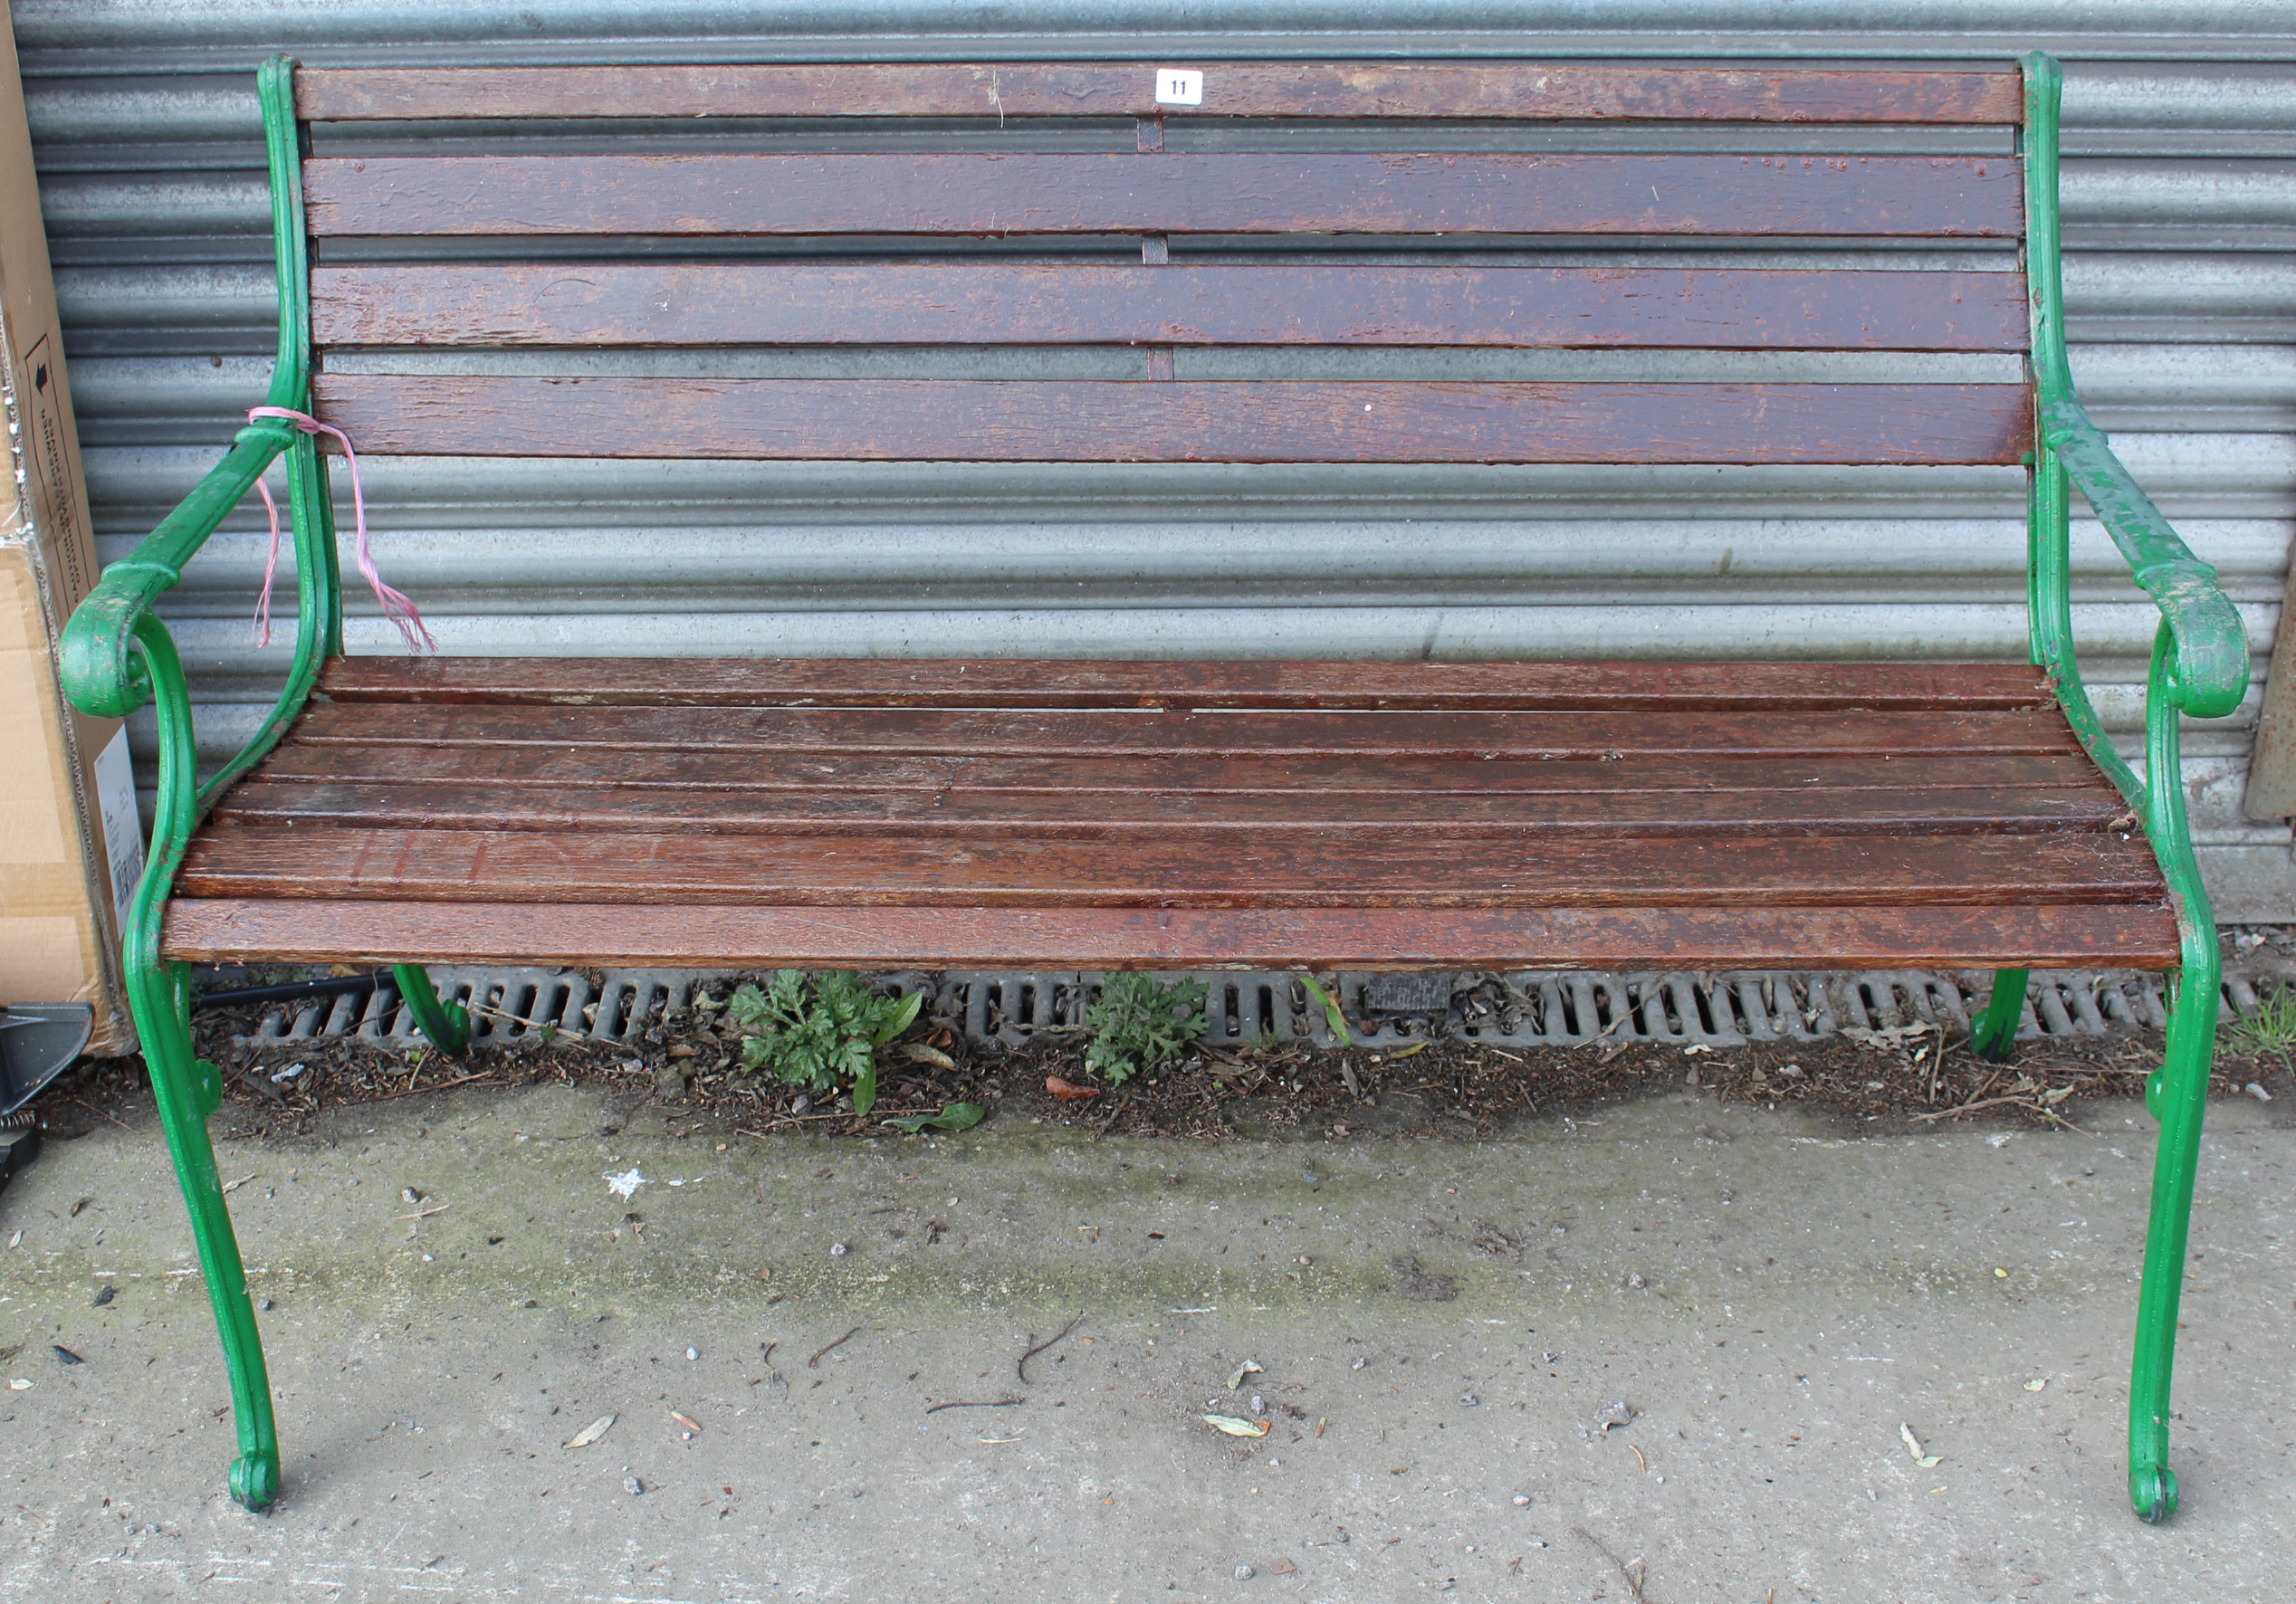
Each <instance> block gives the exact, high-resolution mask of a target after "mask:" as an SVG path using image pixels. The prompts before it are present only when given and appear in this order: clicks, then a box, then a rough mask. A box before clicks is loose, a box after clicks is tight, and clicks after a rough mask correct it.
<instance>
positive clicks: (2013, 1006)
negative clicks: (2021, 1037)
mask: <svg viewBox="0 0 2296 1604" xmlns="http://www.w3.org/2000/svg"><path fill="white" fill-rule="evenodd" d="M2032 974H2033V971H2032V970H2030V969H1996V970H1995V971H1994V977H1993V1000H1992V1001H1991V1002H1988V1003H1987V1004H1986V1005H1985V1012H1984V1013H1983V1014H1981V1015H1979V1016H1978V1017H1977V1022H1976V1024H1975V1025H1974V1026H1970V1028H1969V1045H1970V1048H1971V1050H1973V1051H1974V1052H1975V1053H1976V1055H1977V1056H1978V1057H1980V1058H1983V1059H1984V1060H1985V1061H1986V1062H1987V1063H1988V1064H2002V1063H2005V1062H2007V1060H2008V1057H2009V1055H2010V1054H2011V1053H2012V1052H2014V1051H2015V1049H2016V1045H2017V1026H2019V1025H2020V1024H2021V1023H2023V1019H2024V1017H2025V982H2026V981H2027V980H2028V979H2031V978H2032Z"/></svg>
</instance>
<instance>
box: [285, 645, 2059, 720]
mask: <svg viewBox="0 0 2296 1604" xmlns="http://www.w3.org/2000/svg"><path fill="white" fill-rule="evenodd" d="M319 693H320V695H322V696H327V697H331V698H333V699H334V700H336V701H338V702H564V703H568V704H572V705H579V706H583V707H612V706H642V705H648V704H653V705H660V706H665V707H711V706H722V707H764V706H770V705H775V704H791V703H796V704H803V705H808V706H818V707H837V706H847V707H973V708H994V707H1229V708H1287V707H1288V708H1319V707H1320V708H1426V709H1437V708H1454V709H1468V708H1494V709H1498V708H1514V709H1522V710H1530V709H1580V710H1585V711H1598V710H1606V711H1626V710H1641V711H1664V710H1671V711H1683V712H1692V711H1726V710H1736V711H1754V710H1756V709H1762V708H1772V709H1792V710H1794V711H1828V710H1832V709H1842V708H1870V709H1877V710H1886V709H1908V710H1930V709H1935V710H1958V711H1980V710H1983V709H1986V708H1999V709H2008V708H2035V707H2048V706H2050V705H2051V704H2052V702H2053V701H2054V697H2053V694H2052V692H2051V691H2050V688H2049V678H2048V675H2047V674H2046V673H2044V672H2043V671H2042V670H2041V669H2038V668H2034V667H2033V666H2031V665H2029V664H2023V663H1623V662H1619V663H1382V662H1307V661H1287V660H1258V661H1251V660H1223V661H1209V662H1206V661H1178V662H1161V661H1148V660H1140V659H1117V660H1110V659H1090V658H1086V659H1056V658H1037V659H1030V658H996V657H982V658H868V657H818V658H817V657H742V658H723V657H718V658H704V657H636V658H632V657H623V658H595V657H407V656H376V657H332V658H330V659H328V660H327V663H326V664H325V666H324V668H323V669H322V670H321V672H320V679H319Z"/></svg>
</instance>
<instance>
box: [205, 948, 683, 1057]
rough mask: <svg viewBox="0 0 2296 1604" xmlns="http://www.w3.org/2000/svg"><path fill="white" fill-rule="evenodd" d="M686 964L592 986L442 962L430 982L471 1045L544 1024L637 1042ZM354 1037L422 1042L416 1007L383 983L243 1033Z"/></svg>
mask: <svg viewBox="0 0 2296 1604" xmlns="http://www.w3.org/2000/svg"><path fill="white" fill-rule="evenodd" d="M700 979H703V976H702V975H700V974H698V973H697V972H695V971H694V970H692V969H608V970H607V971H606V974H605V979H604V981H603V983H602V984H600V985H598V986H597V987H595V988H594V987H592V986H591V984H590V982H589V980H588V978H587V977H586V976H584V975H583V974H582V973H581V972H580V971H579V970H574V969H482V968H476V967H470V968H463V967H455V966H449V965H443V964H442V965H440V966H438V967H436V968H435V969H432V970H431V983H432V984H433V985H434V986H435V987H437V988H438V995H439V997H440V998H441V999H442V1000H443V1001H446V1002H459V1003H461V1004H462V1005H463V1006H464V1007H466V1008H468V1009H469V1010H470V1016H471V1039H472V1040H473V1041H474V1042H518V1041H525V1040H529V1039H532V1038H535V1037H538V1036H541V1034H542V1032H543V1031H544V1030H545V1029H547V1030H550V1031H551V1032H553V1033H555V1032H559V1031H563V1032H565V1033H566V1034H568V1035H569V1036H575V1035H580V1036H589V1037H591V1038H593V1039H595V1040H598V1041H610V1042H618V1043H623V1044H626V1045H629V1044H635V1043H636V1042H637V1041H638V1040H639V1039H640V1037H641V1036H642V1034H643V1032H644V1030H645V1028H646V1026H647V1025H648V1024H649V1023H655V1024H658V1023H659V1022H660V1021H661V1019H662V1017H663V1016H664V1015H665V1014H666V1013H667V1012H668V1011H669V1010H671V1009H673V1008H682V1007H684V1006H685V1004H686V1001H687V998H689V997H690V996H691V995H692V993H693V989H694V984H695V982H696V981H698V980H700ZM328 1036H356V1037H358V1038H359V1040H361V1041H368V1042H374V1043H377V1044H379V1045H389V1046H394V1047H406V1046H412V1045H415V1044H416V1043H418V1042H420V1041H421V1040H422V1039H423V1033H422V1030H421V1028H420V1027H419V1026H416V1023H415V1015H414V1011H413V1010H412V1009H410V1008H408V1007H407V1005H406V1002H405V1001H404V999H402V998H400V997H399V995H398V993H397V991H396V990H394V989H393V988H390V987H388V986H378V987H377V988H375V989H374V990H373V991H371V992H368V994H367V995H366V996H364V997H359V996H346V997H330V998H314V999H312V1000H311V1002H309V1003H305V1004H301V1005H299V1006H298V1007H294V1008H292V1009H286V1008H282V1009H281V1010H279V1011H278V1012H276V1013H273V1014H272V1015H269V1016H268V1017H265V1018H264V1020H263V1023H262V1024H261V1025H259V1026H256V1027H255V1030H254V1034H252V1035H251V1036H247V1037H246V1038H244V1039H245V1040H246V1041H248V1042H249V1043H250V1044H252V1045H264V1044H266V1043H271V1042H301V1041H311V1040H314V1039H318V1038H323V1037H328Z"/></svg>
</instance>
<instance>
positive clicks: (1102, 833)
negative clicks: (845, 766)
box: [213, 765, 2129, 851]
mask: <svg viewBox="0 0 2296 1604" xmlns="http://www.w3.org/2000/svg"><path fill="white" fill-rule="evenodd" d="M1271 767H1272V765H1271ZM2128 813H2129V809H2128V806H2127V804H2126V803H2124V802H2123V801H2122V800H2121V799H2120V798H2119V797H2118V796H2117V795H2114V794H2113V793H2111V792H2109V791H2107V790H2105V789H2103V788H2092V789H2083V790H2071V789H2057V790H2023V789H2000V788H1983V787H1960V788H1954V789H1950V790H1921V789H1914V788H1893V789H1889V790H1880V789H1864V790H1842V789H1833V788H1815V787H1813V788H1804V789H1802V790H1784V791H1685V790H1672V791H1641V792H1626V793H1619V792H1612V793H1608V794H1605V793H1601V792H1578V793H1562V794H1549V795H1546V796H1528V797H1526V796H1524V795H1522V794H1516V795H1491V794H1489V793H1474V792H1455V791H1441V790H1421V791H1403V790H1394V789H1389V790H1377V791H1364V792H1349V791H1328V790H1325V791H1294V792H1281V791H1243V792H1232V793H1219V792H1214V793H1205V792H1199V791H1192V790H1186V789H1181V788H1172V787H1170V786H1165V787H1151V788H1141V789H1138V790H1128V791H1115V792H1107V791H1080V790H1051V791H993V790H980V789H967V790H961V791H954V792H927V791H917V790H887V791H876V792H868V791H855V790H851V789H842V788H840V789H834V790H832V789H823V788H804V789H784V790H780V791H758V790H734V789H728V790H697V789H694V788H676V789H664V788H644V787H632V786H606V787H588V788H563V789H560V788H550V787H549V786H547V785H544V784H542V783H540V782H537V781H533V780H526V779H521V780H518V781H512V782H507V783H502V784H497V785H492V786H474V785H467V784H465V785H451V786H439V785H434V786H420V787H409V786H404V785H393V784H388V783H378V782H359V783H350V784H341V783H337V784H326V783H320V784H312V783H305V782H296V781H292V780H288V779H284V778H270V777H268V776H264V777H259V778H254V779H250V780H244V781H242V782H241V783H240V784H239V785H238V786H236V787H234V788H233V789H232V791H231V793H230V794H229V795H228V796H227V797H225V798H224V800H223V802H222V804H221V805H220V806H219V807H217V808H216V810H215V814H214V815H213V818H214V820H215V824H216V825H217V826H226V827H235V826H308V827H311V828H314V829H444V830H513V831H537V830H540V831H556V832H572V833H577V834H588V833H590V832H594V831H619V832H631V833H638V834H644V833H647V832H660V831H665V830H693V831H698V832H702V833H704V834H711V835H854V834H883V835H945V836H949V837H952V838H955V839H963V840H973V839H980V838H986V837H990V836H995V835H1065V836H1070V837H1085V838H1091V839H1103V838H1111V839H1113V838H1131V837H1137V836H1140V835H1143V834H1145V835H1153V836H1156V837H1159V838H1163V839H1172V840H1180V839H1187V838H1191V837H1192V838H1197V839H1201V840H1207V841H1208V840H1211V839H1213V838H1215V837H1224V836H1234V837H1238V838H1240V839H1247V840H1248V839H1255V838H1257V837H1258V835H1263V834H1265V833H1267V832H1268V831H1270V830H1271V829H1272V830H1276V831H1278V832H1282V831H1287V830H1290V829H1294V828H1301V829H1318V830H1322V829H1330V830H1342V831H1348V832H1353V833H1356V834H1358V835H1362V836H1363V839H1362V840H1360V841H1359V842H1358V845H1357V849H1358V850H1361V849H1362V848H1363V846H1369V845H1376V846H1377V847H1378V848H1379V849H1380V850H1382V851H1384V850H1385V849H1386V848H1387V846H1388V845H1390V844H1391V843H1395V842H1412V843H1416V844H1418V845H1437V846H1440V844H1441V843H1442V842H1444V841H1455V840H1463V839H1467V838H1470V837H1473V838H1483V839H1488V838H1494V837H1504V838H1507V839H1510V840H1513V841H1515V842H1516V843H1517V846H1518V848H1532V849H1535V845H1536V843H1538V842H1539V841H1541V840H1543V839H1544V838H1545V837H1546V836H1548V835H1553V834H1555V833H1558V832H1560V833H1570V832H1577V833H1585V832H1592V831H1602V832H1609V833H1612V834H1630V833H1631V834H1649V835H1666V834H1677V835H1693V834H1695V835H1740V836H1774V835H1842V834H1852V833H1854V834H1859V835H1873V834H1876V833H1883V832H1886V833H1891V834H1894V833H1897V832H1900V831H1905V830H1918V831H1922V832H1925V833H1928V834H1942V833H1947V832H1959V833H1977V832H1990V833H1994V834H2028V835H2029V834H2033V833H2035V832H2038V831H2043V830H2066V829H2092V830H2098V829H2102V828H2104V827H2105V826H2106V825H2108V824H2109V823H2110V822H2112V821H2114V820H2116V819H2119V818H2122V817H2126V816H2128ZM1365 833H1368V835H1366V834H1365Z"/></svg>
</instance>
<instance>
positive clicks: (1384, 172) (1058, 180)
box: [303, 152, 2023, 238]
mask: <svg viewBox="0 0 2296 1604" xmlns="http://www.w3.org/2000/svg"><path fill="white" fill-rule="evenodd" d="M303 194H304V201H305V212H306V220H307V223H308V225H309V227H310V229H311V233H312V234H314V235H318V236H327V235H338V234H431V235H438V234H510V235H520V234H645V235H665V236H675V235H696V234H711V235H765V234H932V235H951V234H953V235H966V236H971V235H979V234H999V235H1010V234H1141V233H1148V234H1296V233H1303V232H1311V233H1325V234H1432V233H1440V234H1723V235H1741V234H1794V235H1844V234H1846V235H1856V236H1887V237H1893V238H1914V237H1919V238H1934V237H1944V236H1990V237H2002V238H2014V236H2016V235H2017V234H2019V233H2020V232H2021V230H2022V227H2023V174H2022V172H2021V170H2020V167H2019V164H2018V163H2017V161H2016V160H2015V158H2011V157H1944V156H1938V157H1927V156H1922V157H1914V156H1856V157H1848V156H1836V157H1792V158H1788V157H1752V156H1744V157H1742V156H1643V155H1632V156H1614V155H1584V154H1573V155H1514V154H1507V155H1485V154H1476V155H1459V154H1446V155H1431V156H1407V155H1375V154H1365V153H1356V152H1344V153H1316V154H1273V153H1254V154H1230V153H1225V152H1222V153H1218V154H1210V155H1181V154H1162V155H1156V156H1140V155H1135V154H1116V155H1110V154H1100V153H1092V154H1076V155H1036V154H1009V155H993V156H992V155H978V154H956V155H912V154H907V153H897V154H894V153H888V154H876V155H866V156H764V155H700V156H696V155H671V156H449V157H416V156H408V157H398V156H393V157H379V156H378V157H365V158H320V159H316V160H312V161H309V162H306V163H305V164H304V166H303Z"/></svg>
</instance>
